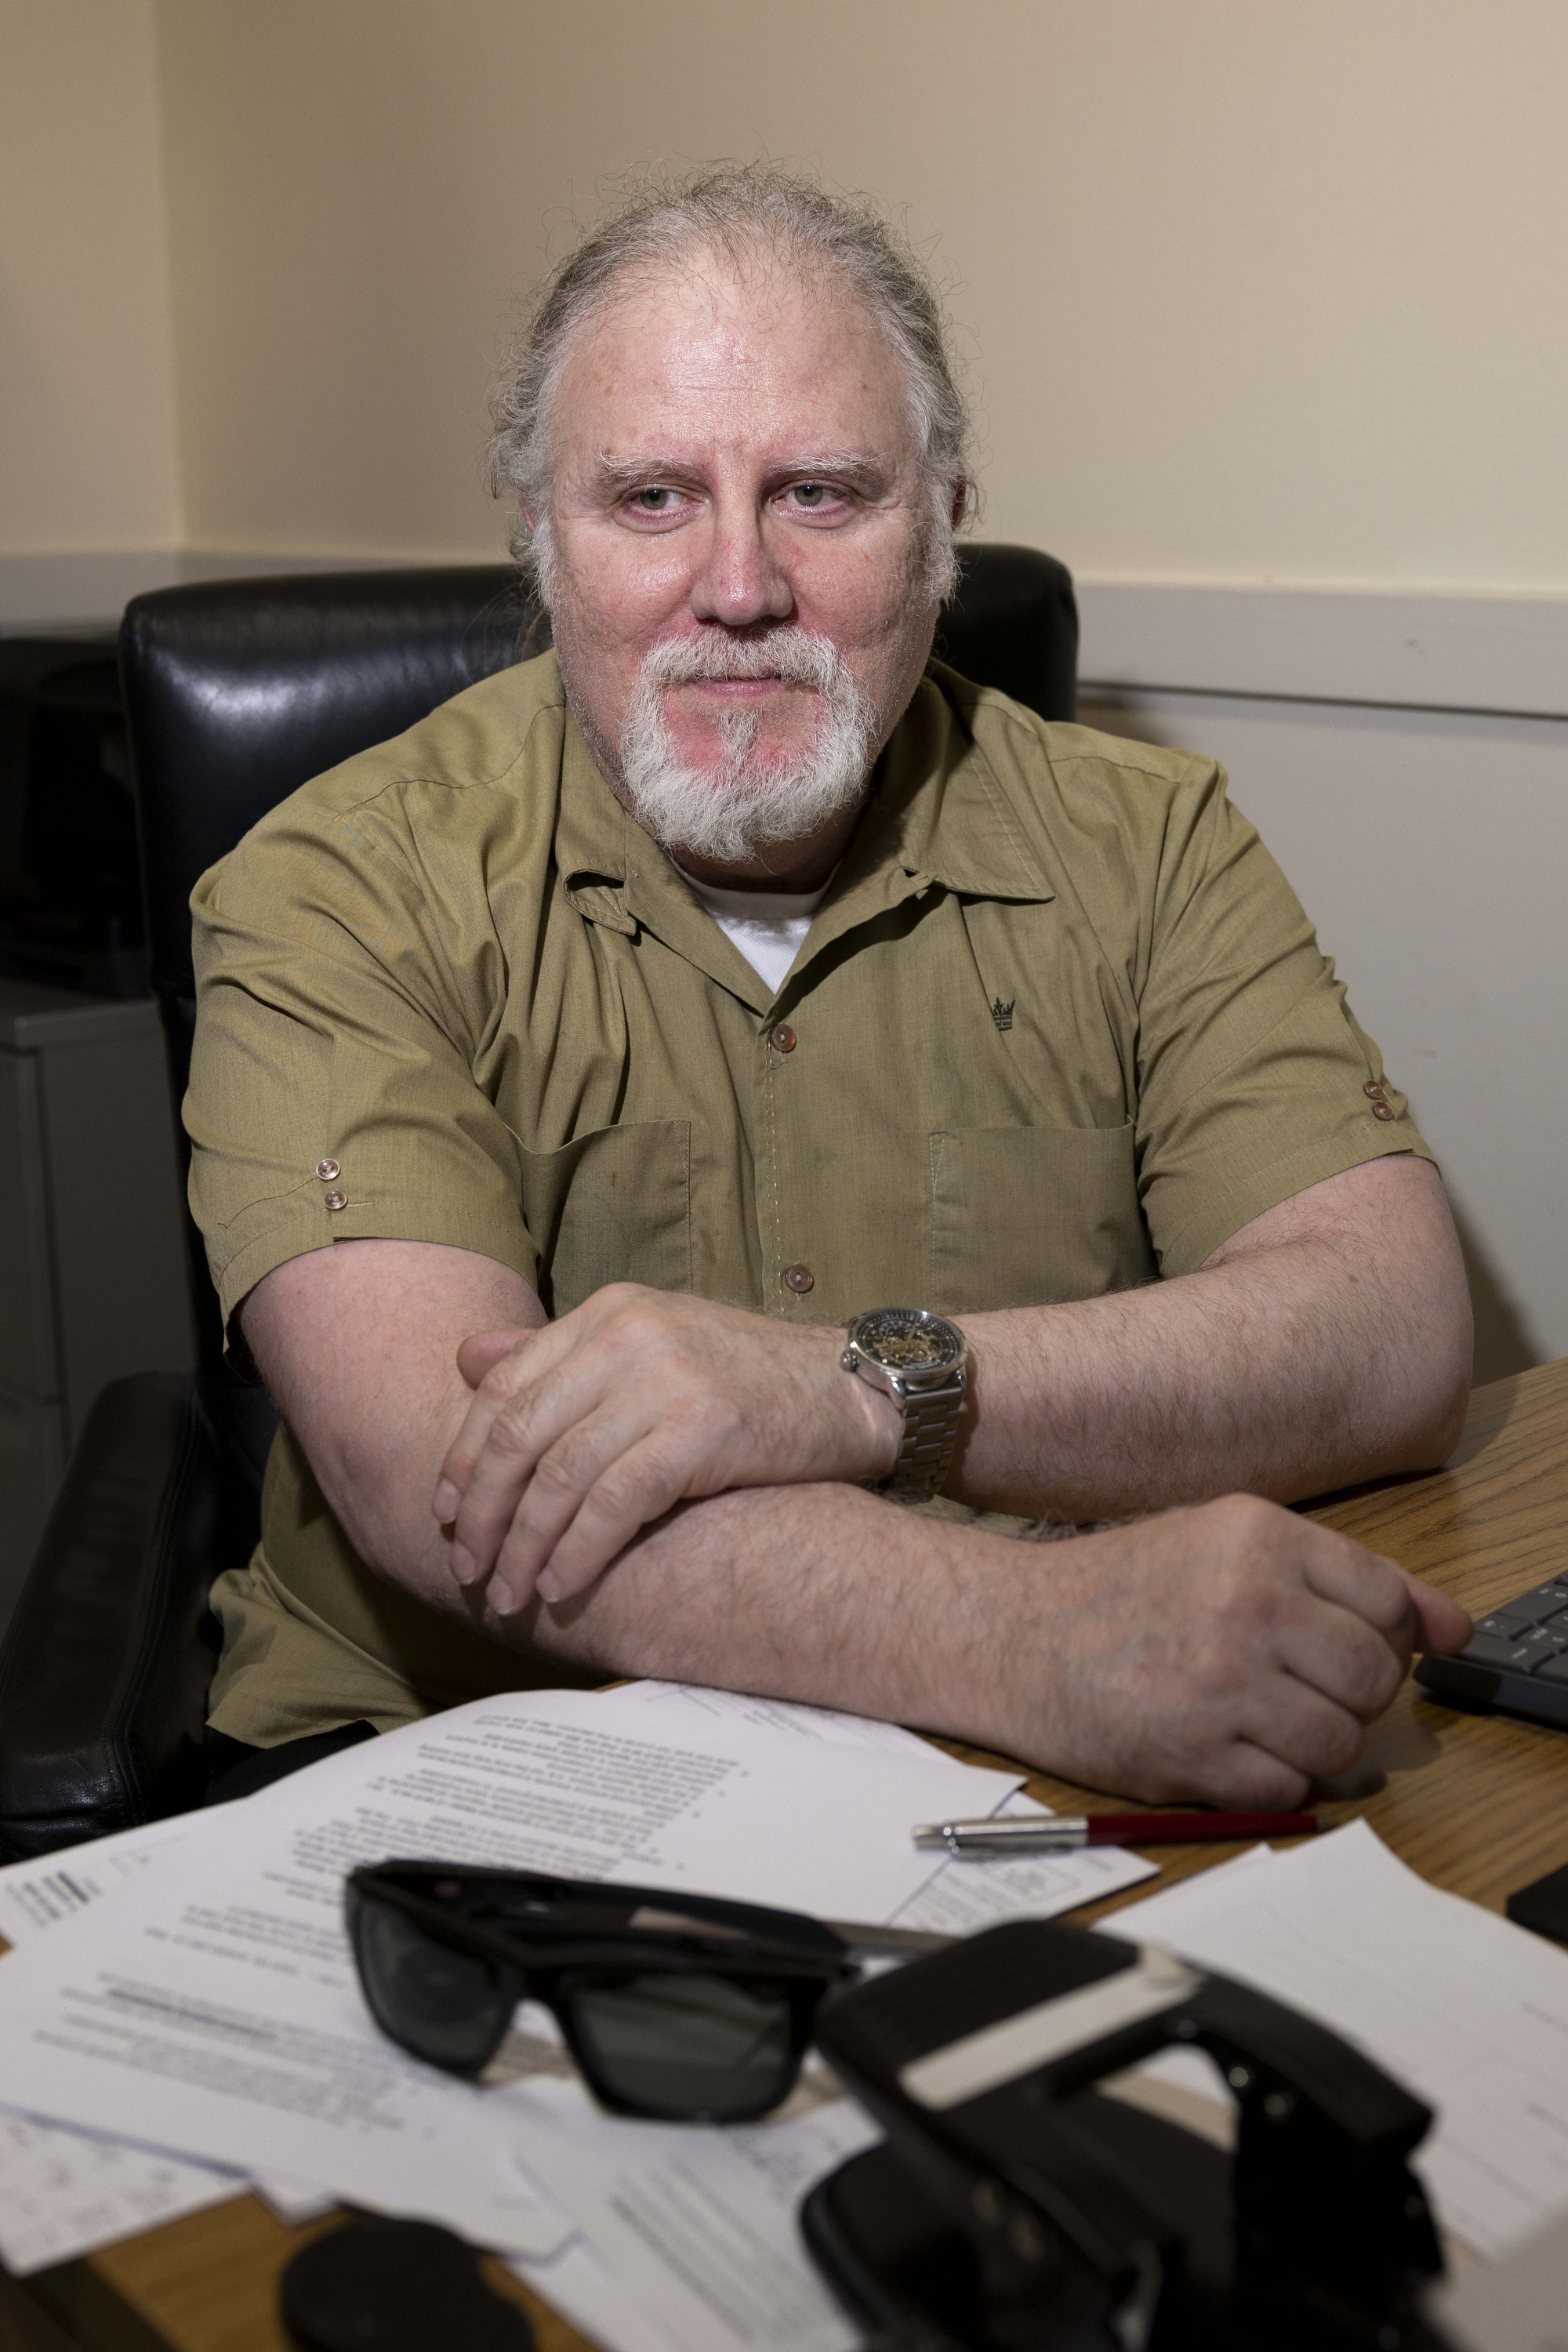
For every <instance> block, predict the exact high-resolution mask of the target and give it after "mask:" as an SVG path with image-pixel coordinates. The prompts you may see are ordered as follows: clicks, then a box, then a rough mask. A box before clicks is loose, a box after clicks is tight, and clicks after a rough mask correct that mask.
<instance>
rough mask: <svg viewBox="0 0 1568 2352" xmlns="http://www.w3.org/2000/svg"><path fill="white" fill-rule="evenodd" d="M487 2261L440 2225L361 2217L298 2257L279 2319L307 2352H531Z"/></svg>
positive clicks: (522, 2320) (287, 2277)
mask: <svg viewBox="0 0 1568 2352" xmlns="http://www.w3.org/2000/svg"><path fill="white" fill-rule="evenodd" d="M483 2260H484V2256H483V2252H482V2251H481V2249H480V2248H479V2247H478V2246H470V2245H467V2244H465V2242H464V2241H463V2240H462V2239H461V2238H459V2237H458V2235H457V2234H456V2232H455V2231H451V2230H443V2229H441V2228H440V2227H439V2226H438V2225H437V2223H436V2222H434V2221H387V2220H383V2219H381V2218H380V2217H379V2216H372V2215H370V2214H360V2215H356V2217H355V2218H354V2220H353V2221H345V2222H344V2223H343V2224H342V2228H341V2229H337V2230H329V2231H326V2232H325V2234H324V2235H323V2236H321V2237H320V2238H312V2239H311V2240H310V2243H309V2245H305V2246H301V2247H300V2251H299V2252H298V2253H297V2254H295V2255H293V2256H292V2257H291V2259H290V2260H289V2263H287V2265H286V2266H285V2268H284V2272H283V2275H282V2277H281V2278H280V2279H279V2282H278V2307H279V2315H280V2316H281V2318H282V2321H283V2325H284V2326H285V2328H286V2329H287V2330H288V2332H289V2339H290V2341H291V2342H293V2343H295V2344H298V2345H302V2346H305V2347H309V2352H429V2347H430V2346H431V2345H433V2344H451V2345H460V2346H461V2347H463V2352H533V2330H532V2328H531V2326H529V2324H528V2315H527V2313H526V2312H524V2311H521V2310H520V2309H519V2307H518V2305H516V2304H515V2303H510V2302H508V2300H507V2299H506V2297H505V2296H504V2295H500V2294H497V2293H496V2291H495V2289H494V2287H493V2286H491V2285H490V2284H489V2280H488V2279H487V2278H486V2277H485V2274H484V2273H483V2271H482V2270H481V2268H480V2263H482V2262H483Z"/></svg>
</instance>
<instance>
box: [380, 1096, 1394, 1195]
mask: <svg viewBox="0 0 1568 2352" xmlns="http://www.w3.org/2000/svg"><path fill="white" fill-rule="evenodd" d="M1362 1092H1363V1095H1368V1096H1370V1097H1371V1098H1372V1100H1373V1102H1381V1101H1382V1100H1383V1081H1382V1079H1381V1078H1368V1080H1367V1082H1366V1084H1365V1086H1364V1087H1363V1088H1362ZM335 1172H336V1171H334V1173H335Z"/></svg>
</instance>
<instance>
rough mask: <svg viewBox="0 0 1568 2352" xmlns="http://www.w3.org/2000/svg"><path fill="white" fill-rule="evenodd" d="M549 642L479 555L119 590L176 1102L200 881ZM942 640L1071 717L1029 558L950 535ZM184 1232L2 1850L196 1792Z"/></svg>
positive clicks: (25, 1665)
mask: <svg viewBox="0 0 1568 2352" xmlns="http://www.w3.org/2000/svg"><path fill="white" fill-rule="evenodd" d="M548 642H549V633H548V626H547V624H546V623H545V621H544V618H543V615H542V613H541V612H540V610H539V607H538V606H537V605H536V604H533V603H531V601H529V600H527V599H525V598H523V597H522V596H521V594H520V593H519V590H518V586H517V578H516V574H515V573H514V572H512V571H511V570H510V568H508V567H505V566H501V565H493V566H488V565H487V566H474V567H471V568H463V569H450V570H440V571H415V572H342V573H332V572H317V573H312V574H309V575H306V576H302V577H300V578H298V579H266V580H231V581H221V582H212V583H205V584H204V585H201V586H197V587H189V588H165V589H160V590H159V591H157V592H156V593H153V594H152V595H147V596H139V597H137V598H136V599H135V600H134V601H133V603H132V604H130V605H129V606H128V607H127V610H126V614H125V619H124V623H123V625H122V627H121V674H122V677H123V680H124V688H125V707H126V715H127V719H128V723H129V728H130V738H131V752H132V778H133V783H134V790H135V798H136V811H137V824H138V829H139V837H140V848H141V860H142V877H143V887H144V893H145V904H146V931H147V945H148V953H149V970H150V975H151V980H152V985H153V992H154V993H155V994H156V996H157V998H158V1003H159V1008H160V1011H161V1012H162V1014H163V1025H164V1034H165V1037H166V1040H167V1044H168V1051H169V1065H170V1071H171V1075H172V1077H173V1080H174V1097H175V1100H176V1101H178V1100H179V1098H180V1097H181V1096H182V1095H183V1094H184V1088H185V1082H186V1079H187V1077H188V1075H189V1070H190V1053H191V1036H192V1032H193V1029H194V1027H195V978H194V975H193V973H192V969H191V927H190V914H189V909H188V904H187V902H188V899H189V897H190V892H191V889H192V887H193V885H194V884H195V881H196V879H197V877H198V876H199V875H201V874H202V873H203V872H204V871H205V868H206V867H207V866H210V865H212V864H213V862H214V861H215V860H216V858H219V857H221V856H224V854H225V853H226V851H227V850H229V849H231V848H232V847H233V846H234V845H235V843H236V842H237V840H238V839H239V838H240V836H241V835H242V834H244V833H245V832H247V830H248V828H249V827H250V826H251V825H253V824H255V823H256V822H257V820H258V818H259V817H261V816H263V815H265V814H266V813H267V811H268V809H269V808H271V807H273V806H274V805H275V804H276V803H278V802H279V801H280V800H282V799H284V798H285V797H286V795H287V794H288V793H291V792H293V791H294V790H296V789H297V787H298V786H299V785H300V784H302V783H304V782H307V781H308V780H309V779H310V777H311V776H314V775H318V774H320V773H321V771H322V770H323V769H325V768H330V767H331V766H333V765H335V764H336V762H337V761H341V760H346V759H348V758H350V757H351V756H352V754H353V753H354V752H356V751H363V750H365V749H367V748H368V747H369V746H370V745H371V744H373V743H379V742H382V741H384V740H386V738H388V737H389V736H392V735H396V734H398V733H400V732H401V731H402V730H404V729H405V728H406V727H410V726H412V725H413V724H414V723H415V722H416V720H417V719H421V718H423V717H424V716H425V714H426V712H427V711H429V710H431V709H434V708H435V706H436V705H437V703H439V702H443V701H445V700H446V699H447V698H448V697H449V696H451V695H454V694H457V693H458V692H460V691H461V689H462V688H464V687H466V686H470V685H472V684H473V683H474V682H475V681H476V680H477V679H479V678H481V677H488V676H489V674H490V673H491V672H492V671H494V670H498V669H501V668H504V667H506V666H507V665H508V663H510V662H512V661H515V660H518V659H519V658H521V657H522V656H524V655H525V654H530V653H537V652H541V651H542V650H543V649H544V647H545V646H546V645H547V644H548ZM940 642H941V650H942V653H943V655H944V657H945V658H946V659H948V660H949V661H951V662H952V664H953V665H954V667H957V668H959V669H961V670H963V672H964V673H965V674H966V675H967V676H968V677H972V678H974V679H976V680H978V681H979V682H980V683H981V684H983V685H988V686H999V687H1001V688H1004V689H1005V691H1007V692H1008V693H1010V694H1013V695H1015V696H1016V698H1018V699H1019V700H1020V701H1023V702H1026V703H1027V704H1029V705H1030V706H1031V707H1032V708H1033V709H1037V710H1038V711H1039V712H1040V713H1041V714H1042V716H1044V717H1046V718H1047V719H1070V718H1071V717H1072V715H1073V707H1074V677H1075V669H1076V661H1077V648H1078V614H1077V608H1076V606H1075V604H1074V602H1073V593H1072V582H1071V580H1070V578H1069V576H1068V573H1067V572H1066V571H1065V570H1064V569H1063V567H1062V566H1061V565H1060V564H1059V563H1058V562H1055V561H1054V560H1053V559H1052V558H1051V557H1050V556H1048V555H1040V554H1037V553H1036V552H1035V551H1033V550H1032V549H1029V548H1020V547H978V548H970V549H968V550H966V551H965V552H964V555H963V568H962V576H961V580H960V584H959V588H958V593H957V594H956V596H955V598H954V599H953V602H952V604H951V606H950V607H949V608H947V610H946V611H944V613H943V615H942V632H941V641H940ZM993 656H994V657H993ZM181 1148H182V1150H183V1149H184V1143H183V1139H182V1143H181ZM190 1244H191V1267H192V1286H193V1297H194V1300H195V1308H196V1318H197V1330H198V1339H199V1369H198V1371H197V1374H196V1377H195V1381H194V1383H192V1384H190V1385H189V1386H187V1385H185V1384H184V1383H182V1382H181V1381H179V1380H178V1379H177V1378H174V1377H172V1376H169V1375H160V1374H149V1375H147V1376H146V1377H145V1378H139V1379H137V1380H134V1381H122V1382H120V1383H118V1384H117V1385H116V1386H114V1387H111V1388H110V1389H108V1390H107V1391H105V1393H104V1395H103V1396H102V1397H101V1398H100V1400H99V1402H98V1404H97V1406H96V1407H95V1408H94V1411H93V1413H92V1416H91V1418H90V1420H89V1424H88V1428H87V1430H86V1432H85V1433H84V1435H83V1437H82V1440H81V1443H80V1445H79V1449H78V1453H77V1454H76V1456H75V1457H74V1459H73V1461H72V1464H71V1465H70V1468H69V1469H68V1472H67V1475H66V1482H65V1485H64V1486H63V1488H62V1489H61V1492H60V1496H59V1499H58V1503H57V1506H56V1508H55V1511H54V1514H53V1516H52V1517H51V1518H50V1521H49V1524H48V1526H47V1528H46V1529H45V1531H44V1537H43V1540H42V1543H41V1544H40V1546H39V1549H38V1552H37V1558H36V1559H35V1561H34V1564H33V1567H32V1570H31V1572H30V1574H29V1577H28V1580H27V1583H26V1588H25V1590H24V1591H23V1595H22V1598H21V1600H20V1601H19V1602H18V1605H17V1609H16V1616H15V1618H14V1619H13V1622H12V1626H11V1631H10V1633H9V1635H8V1636H7V1639H6V1641H5V1647H4V1649H0V1847H8V1848H9V1850H10V1851H11V1852H12V1853H18V1854H22V1853H48V1852H50V1851H51V1850H52V1849H54V1848H55V1847H58V1846H62V1845H69V1844H73V1843H77V1842H78V1841H79V1840H81V1839H84V1838H91V1837H100V1836H102V1835H103V1834H104V1833H105V1832H107V1831H110V1830H116V1829H123V1828H125V1827H128V1826H129V1825H131V1824H132V1823H133V1822H142V1821H150V1820H155V1819H158V1818H160V1817H161V1816H163V1815H164V1814H168V1813H174V1812H179V1811H184V1809H185V1808H186V1807H188V1806H190V1805H193V1804H195V1803H196V1802H197V1801H198V1800H199V1798H200V1795H201V1790H202V1785H203V1778H204V1767H203V1761H202V1738H203V1732H204V1729H205V1694H206V1690H207V1686H208V1684H209V1683H210V1680H211V1674H212V1665H213V1653H212V1649H211V1647H210V1643H211V1640H212V1635H213V1627H212V1621H211V1618H210V1616H209V1615H208V1614H207V1612H206V1608H205V1601H206V1593H207V1590H208V1587H209V1585H210V1583H211V1580H212V1578H213V1576H214V1575H215V1574H216V1573H218V1572H219V1571H221V1570H224V1569H226V1568H230V1567H235V1566H239V1565H242V1564H243V1562H244V1561H245V1559H247V1557H248V1555H249V1551H250V1549H251V1547H252V1546H253V1544H254V1542H255V1538H256V1528H257V1524H258V1509H259V1500H260V1487H261V1474H262V1469H263V1467H264V1465H265V1461H266V1454H267V1448H268V1443H269V1441H270V1434H271V1429H272V1426H273V1412H272V1406H271V1403H270V1402H269V1400H268V1398H267V1397H266V1395H265V1394H264V1393H263V1392H261V1391H258V1390H255V1389H247V1388H245V1387H243V1386H241V1385H240V1384H239V1383H238V1382H237V1381H236V1380H235V1379H234V1377H233V1375H232V1374H231V1373H230V1372H229V1371H228V1370H226V1367H225V1365H224V1363H223V1349H222V1333H221V1332H220V1330H219V1328H218V1315H217V1304H216V1298H215V1297H214V1294H213V1290H212V1286H211V1284H210V1282H209V1280H208V1278H207V1272H206V1264H205V1256H204V1255H203V1253H202V1249H201V1244H200V1241H199V1238H198V1237H197V1236H196V1234H195V1231H194V1229H193V1230H192V1232H191V1234H190ZM66 1594H68V1595H69V1601H66V1600H65V1599H64V1598H63V1597H62V1596H64V1595H66Z"/></svg>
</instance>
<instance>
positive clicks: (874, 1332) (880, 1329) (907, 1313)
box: [854, 1307, 965, 1372]
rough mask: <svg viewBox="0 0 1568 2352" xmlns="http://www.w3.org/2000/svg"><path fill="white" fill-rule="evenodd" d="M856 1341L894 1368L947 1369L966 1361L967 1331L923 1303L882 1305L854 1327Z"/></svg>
mask: <svg viewBox="0 0 1568 2352" xmlns="http://www.w3.org/2000/svg"><path fill="white" fill-rule="evenodd" d="M854 1336H855V1344H856V1346H857V1347H858V1349H860V1351H861V1353H862V1354H863V1355H867V1356H869V1357H870V1359H871V1360H872V1362H873V1363H877V1364H884V1365H886V1367H887V1369H888V1370H889V1371H890V1372H936V1371H945V1370H947V1369H948V1368H949V1367H950V1366H951V1365H953V1364H956V1363H959V1362H961V1361H962V1360H963V1355H964V1352H965V1350H964V1343H963V1333H962V1332H960V1331H957V1330H955V1329H954V1328H953V1327H952V1324H951V1323H948V1322H944V1321H943V1319H942V1317H941V1316H940V1315H931V1314H930V1313H928V1312H927V1310H926V1309H925V1308H924V1307H878V1308H877V1310H876V1312H875V1313H874V1314H871V1315H862V1316H861V1318H860V1319H859V1321H858V1323H857V1324H856V1325H855V1327H854Z"/></svg>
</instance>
